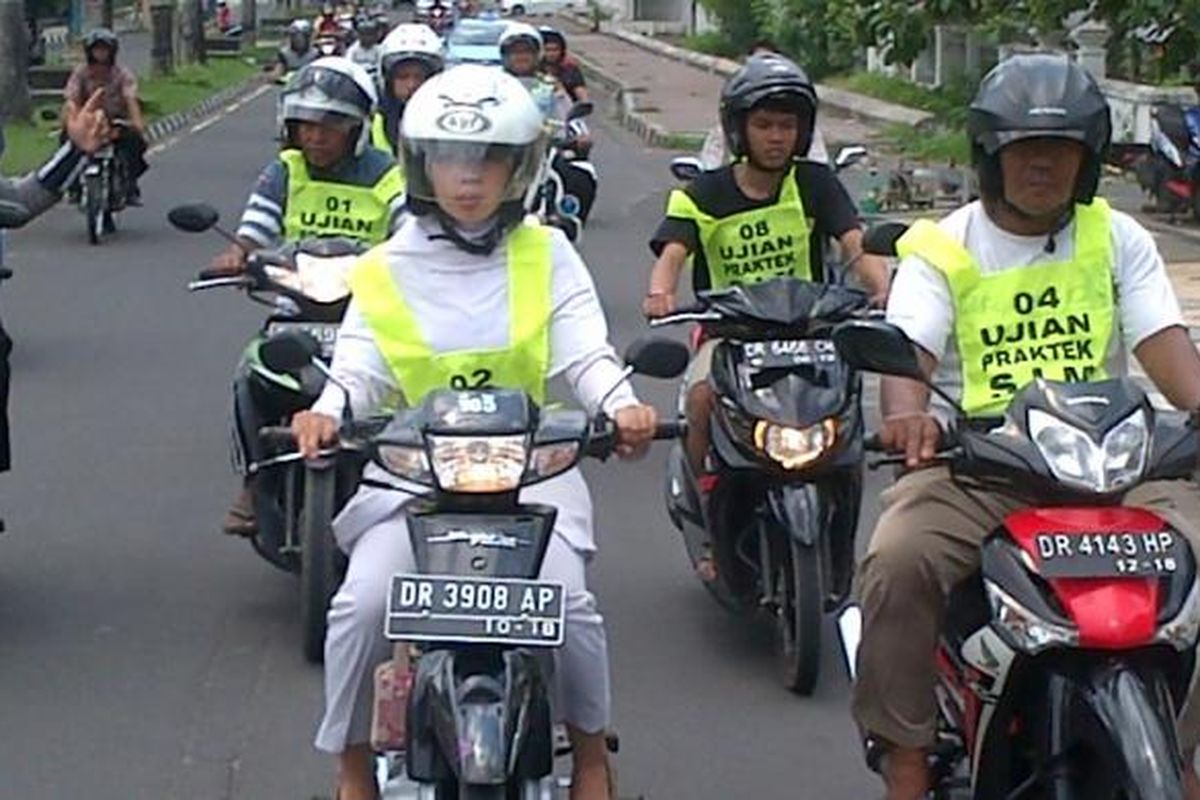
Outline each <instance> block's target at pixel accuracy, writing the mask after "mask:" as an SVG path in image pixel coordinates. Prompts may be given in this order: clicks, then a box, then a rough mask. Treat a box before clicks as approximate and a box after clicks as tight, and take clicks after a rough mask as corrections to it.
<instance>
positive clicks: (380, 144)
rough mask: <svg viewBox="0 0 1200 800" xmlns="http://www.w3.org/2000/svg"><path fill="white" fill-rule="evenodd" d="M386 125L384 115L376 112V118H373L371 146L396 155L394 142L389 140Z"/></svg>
mask: <svg viewBox="0 0 1200 800" xmlns="http://www.w3.org/2000/svg"><path fill="white" fill-rule="evenodd" d="M384 124H385V120H384V118H383V113H382V112H379V111H376V112H375V116H373V117H372V118H371V146H372V147H374V148H376V149H377V150H382V151H383V152H385V153H391V154H392V155H396V152H395V150H393V149H392V141H391V139H389V138H388V135H387V129H386V128H385V127H384Z"/></svg>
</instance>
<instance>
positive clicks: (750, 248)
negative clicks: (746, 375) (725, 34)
mask: <svg viewBox="0 0 1200 800" xmlns="http://www.w3.org/2000/svg"><path fill="white" fill-rule="evenodd" d="M816 113H817V95H816V90H815V89H814V88H813V85H812V82H811V81H810V80H809V79H808V76H807V75H806V74H805V72H804V70H802V69H800V67H798V66H796V65H795V64H794V63H792V62H791V61H789V60H788V59H786V58H784V57H783V56H779V55H774V54H767V55H758V56H754V57H752V58H750V59H749V60H748V61H747V62H746V64H745V65H744V66H743V67H742V68H741V69H739V70H738V71H737V72H736V73H734V75H732V76H731V77H730V78H729V80H728V81H727V82H726V84H725V87H724V89H723V90H722V92H721V127H722V129H723V130H724V133H725V138H726V141H727V142H728V144H729V151H730V152H731V153H733V154H734V156H735V157H736V159H737V162H736V163H734V164H728V165H726V166H724V167H721V168H720V169H717V170H713V171H709V172H705V173H703V174H701V175H700V177H698V178H697V179H696V180H695V181H693V182H692V183H691V184H690V185H689V186H687V187H686V188H683V189H676V190H674V191H672V192H671V195H670V199H669V200H668V202H667V215H666V219H665V220H663V222H662V224H661V225H660V226H659V228H658V230H657V231H656V232H655V234H654V238H653V239H651V242H650V247H651V250H653V251H654V253H655V255H657V257H658V260H657V261H656V262H655V263H654V267H653V269H652V270H651V272H650V285H649V288H648V289H647V292H646V298H645V300H644V301H643V303H642V310H643V312H644V313H645V314H646V316H647V317H650V318H654V317H663V316H667V315H669V314H671V313H672V312H673V311H674V310H675V307H676V302H675V292H676V287H677V285H678V283H679V275H680V273H681V272H682V271H683V268H684V265H685V264H686V263H687V261H688V259H689V257H691V258H692V261H693V264H692V269H693V273H692V287H693V289H694V290H695V291H697V292H699V291H703V290H705V289H710V288H711V289H720V288H724V287H726V286H731V285H734V284H738V283H743V282H746V281H756V280H763V279H767V278H774V277H778V276H780V275H794V276H795V277H798V278H807V279H810V280H817V281H820V280H823V279H824V278H825V276H824V264H823V251H824V246H825V241H826V239H827V238H829V237H834V238H836V239H837V240H838V241H839V242H840V244H841V247H842V252H843V254H844V257H845V259H846V260H847V261H848V263H849V264H851V265H852V268H853V269H854V271H855V272H856V273H857V275H858V277H859V279H860V280H861V281H862V283H863V284H864V286H865V287H866V289H867V291H868V292H869V293H870V294H871V296H872V297H873V298H874V300H875V301H876V302H878V303H882V301H883V298H884V297H886V295H887V283H888V271H887V265H886V262H885V261H884V260H883V259H880V258H877V257H875V256H870V255H865V254H863V252H862V229H861V228H860V223H859V220H858V214H857V211H856V210H855V208H854V203H853V201H851V199H850V197H849V195H848V194H847V193H846V190H845V188H844V187H843V186H842V184H841V182H840V181H838V179H837V177H836V176H835V175H834V174H833V172H832V171H831V170H830V169H829V167H828V166H826V165H824V164H817V163H815V162H811V161H803V160H800V159H799V155H800V154H801V153H805V152H807V150H808V146H809V142H810V140H811V139H812V134H813V125H814V121H815V119H816ZM760 249H763V250H766V251H769V252H770V253H771V254H770V255H765V256H761V257H760V256H757V255H755V254H757V253H759V250H760ZM716 344H717V340H716V339H708V340H706V341H705V342H704V343H703V344H701V346H700V348H699V349H698V350H697V352H696V355H695V358H694V359H693V361H692V365H691V367H690V368H689V370H688V374H687V377H686V378H685V380H686V382H687V383H686V385H687V386H688V390H687V419H688V430H687V436H686V439H685V449H686V451H687V454H688V460H689V463H690V464H691V467H692V469H693V470H694V471H695V474H696V475H702V474H704V469H703V467H704V460H705V454H706V453H707V452H708V446H709V417H710V414H711V412H712V406H713V392H712V389H711V388H710V387H709V385H708V375H709V372H710V370H711V365H712V354H713V351H714V349H715V348H716Z"/></svg>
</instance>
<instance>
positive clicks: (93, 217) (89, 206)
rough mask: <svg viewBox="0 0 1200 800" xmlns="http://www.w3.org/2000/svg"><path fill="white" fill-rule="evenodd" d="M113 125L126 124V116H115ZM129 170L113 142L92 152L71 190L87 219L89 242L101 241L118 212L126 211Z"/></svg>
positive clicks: (112, 230) (112, 228)
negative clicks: (119, 118) (122, 117)
mask: <svg viewBox="0 0 1200 800" xmlns="http://www.w3.org/2000/svg"><path fill="white" fill-rule="evenodd" d="M113 125H114V127H118V128H123V127H127V126H128V123H127V122H125V121H124V120H114V121H113ZM129 182H130V181H129V171H128V168H127V167H126V165H125V162H124V161H123V160H121V159H120V158H118V157H117V154H116V148H115V147H114V146H113V145H112V144H111V143H110V144H106V145H105V146H104V147H102V148H100V149H99V150H97V151H96V152H95V153H92V154H91V155H89V156H88V158H87V165H86V166H85V167H84V168H83V173H82V174H81V175H80V176H79V179H78V184H77V185H76V187H75V188H74V190H73V191H72V192H71V197H72V199H75V198H78V199H77V200H76V202H77V203H78V205H79V210H80V211H82V212H83V218H84V220H85V222H86V223H87V234H88V242H90V243H91V244H100V242H101V241H102V240H103V238H104V237H105V236H106V235H108V234H111V233H115V232H116V230H117V223H116V217H115V215H116V213H117V212H118V211H123V210H124V209H125V207H126V205H127V204H128V201H129Z"/></svg>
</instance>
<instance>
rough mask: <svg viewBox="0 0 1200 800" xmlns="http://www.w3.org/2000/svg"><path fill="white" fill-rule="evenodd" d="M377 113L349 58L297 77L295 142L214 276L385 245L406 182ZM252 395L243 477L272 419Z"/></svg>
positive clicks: (235, 519) (236, 510)
mask: <svg viewBox="0 0 1200 800" xmlns="http://www.w3.org/2000/svg"><path fill="white" fill-rule="evenodd" d="M374 107H375V85H374V84H373V83H372V82H371V79H370V78H369V77H367V74H366V73H365V72H364V71H363V69H362V68H361V67H359V66H358V65H357V64H354V63H352V62H350V61H349V60H348V59H346V58H344V57H342V56H327V57H325V58H319V59H317V60H316V61H314V62H313V63H312V64H309V65H308V66H307V67H304V68H303V69H301V70H300V72H298V73H296V76H295V78H293V79H292V81H291V82H289V84H288V87H287V90H286V91H285V92H284V94H283V118H284V123H285V125H286V128H287V146H286V148H285V149H284V150H283V151H281V152H280V153H279V155H278V157H277V158H276V159H275V160H274V161H272V162H271V163H270V164H268V165H267V167H266V169H264V170H263V171H262V173H261V174H260V175H259V177H258V182H257V184H256V185H255V187H254V191H253V193H252V194H251V195H250V199H249V200H248V201H247V203H246V210H245V212H244V213H243V215H242V220H241V224H240V225H239V226H238V229H237V237H238V240H239V243H238V244H236V245H233V246H231V247H229V248H228V249H227V250H225V251H224V252H222V253H221V254H220V255H218V256H217V257H216V258H215V259H214V260H213V263H212V268H213V269H214V270H216V271H218V272H226V273H236V272H238V271H240V270H242V269H243V268H244V267H245V263H246V255H247V253H249V252H251V251H253V250H256V249H258V248H260V247H276V246H278V245H280V244H283V243H284V242H294V241H298V240H300V239H305V238H311V237H319V236H348V237H350V238H356V239H361V240H363V241H365V242H367V243H368V244H378V243H380V242H382V241H383V240H384V239H386V238H387V237H388V235H389V234H390V233H391V232H392V231H394V230H395V229H396V228H397V227H398V225H399V223H400V220H401V217H402V215H403V213H404V190H403V180H402V179H401V177H400V172H399V170H398V169H397V168H396V164H395V160H394V159H393V158H392V157H391V156H390V155H389V154H387V153H384V152H381V151H379V150H377V149H375V148H374V147H371V146H370V145H369V140H370V119H371V112H372V110H373V109H374ZM331 208H332V209H337V210H335V211H331V210H330V209H331ZM252 395H253V393H252V392H249V391H240V390H236V389H235V409H234V418H235V420H236V423H237V424H236V430H235V441H236V443H237V453H236V457H235V463H237V465H238V467H239V469H241V470H242V471H243V474H244V472H245V467H246V464H247V463H248V462H252V461H254V460H256V458H257V454H258V429H259V428H260V427H261V425H262V424H263V418H264V415H262V414H261V413H260V410H259V405H258V401H257V400H256V399H255V398H253V396H252ZM242 398H249V399H248V400H243V399H242ZM252 489H253V487H252V485H251V481H250V479H249V476H246V480H245V482H244V483H243V487H242V491H241V492H240V493H239V494H238V496H237V498H236V499H235V500H234V502H233V505H232V506H230V509H229V512H228V514H227V515H226V517H225V521H224V523H223V525H222V528H223V529H224V531H225V532H226V533H229V534H234V535H241V536H250V535H253V534H254V532H255V517H254V503H253V492H252Z"/></svg>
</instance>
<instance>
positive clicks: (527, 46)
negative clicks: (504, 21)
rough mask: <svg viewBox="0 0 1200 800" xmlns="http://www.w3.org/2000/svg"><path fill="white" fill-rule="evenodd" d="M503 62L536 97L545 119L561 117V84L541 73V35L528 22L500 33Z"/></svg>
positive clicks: (509, 25)
mask: <svg viewBox="0 0 1200 800" xmlns="http://www.w3.org/2000/svg"><path fill="white" fill-rule="evenodd" d="M499 45H500V59H501V62H502V63H503V64H504V69H505V71H506V72H508V74H509V75H512V76H513V77H514V78H517V79H518V80H519V81H521V84H522V85H523V86H524V87H525V88H526V89H527V90H529V93H530V94H531V95H533V101H534V102H535V103H536V104H537V106H538V108H540V109H541V110H542V114H543V115H544V116H546V117H560V116H561V114H560V113H559V105H560V104H559V97H560V96H565V92H563V93H562V94H561V95H560V93H559V85H558V81H556V80H555V79H554V78H553V77H551V76H550V75H547V74H546V73H545V72H543V71H542V70H541V60H542V35H541V34H540V33H538V29H537V28H535V27H533V26H532V25H529V24H528V23H525V22H510V23H508V25H507V26H505V28H504V32H503V33H501V34H500V41H499Z"/></svg>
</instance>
